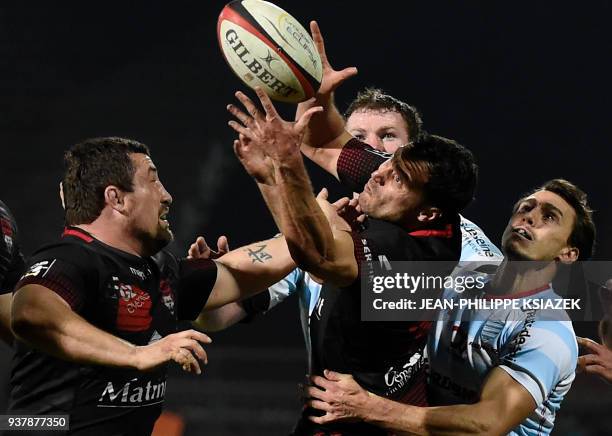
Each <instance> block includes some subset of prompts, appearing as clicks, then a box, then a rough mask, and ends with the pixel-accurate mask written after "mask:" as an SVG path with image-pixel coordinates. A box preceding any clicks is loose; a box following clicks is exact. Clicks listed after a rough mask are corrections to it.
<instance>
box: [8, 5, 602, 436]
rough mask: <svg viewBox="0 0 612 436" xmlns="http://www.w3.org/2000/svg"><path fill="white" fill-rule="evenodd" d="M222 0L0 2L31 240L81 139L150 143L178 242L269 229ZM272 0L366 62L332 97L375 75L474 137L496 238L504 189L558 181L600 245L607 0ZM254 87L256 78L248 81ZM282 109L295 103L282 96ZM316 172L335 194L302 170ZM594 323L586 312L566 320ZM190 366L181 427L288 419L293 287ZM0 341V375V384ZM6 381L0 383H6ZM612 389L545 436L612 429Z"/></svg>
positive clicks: (226, 427)
mask: <svg viewBox="0 0 612 436" xmlns="http://www.w3.org/2000/svg"><path fill="white" fill-rule="evenodd" d="M224 4H225V2H223V1H212V0H210V1H205V2H202V1H200V2H195V1H184V2H173V3H168V2H144V1H140V2H138V1H137V2H129V3H125V4H124V3H121V4H119V3H117V4H113V3H109V2H103V3H96V4H86V3H78V4H77V3H70V4H68V3H62V4H59V5H58V4H51V3H47V2H42V1H39V2H36V1H31V2H20V3H13V4H11V5H7V4H3V5H2V6H0V55H1V59H2V69H1V73H0V74H1V78H2V80H1V81H0V83H1V85H0V86H1V90H2V98H1V100H0V101H1V104H0V108H1V109H0V113H1V116H0V144H1V145H0V147H1V154H0V162H1V164H0V198H1V199H2V200H3V201H4V202H5V203H6V204H7V205H8V206H9V207H10V208H11V209H12V211H13V213H14V215H15V217H16V218H17V221H18V223H19V226H20V230H21V233H22V242H23V248H24V251H25V253H26V254H30V253H32V251H33V250H34V249H35V248H36V247H38V246H39V245H41V244H42V243H44V242H46V241H51V240H53V238H54V237H55V236H56V235H57V234H58V233H59V232H60V231H61V228H62V211H61V205H60V202H59V199H58V195H57V194H58V183H59V178H60V174H61V170H62V153H63V151H64V150H65V149H66V148H67V147H68V146H69V145H71V144H73V143H75V142H78V141H79V140H82V139H84V138H87V137H93V136H108V135H114V136H125V137H129V138H134V139H137V140H140V141H142V142H145V143H146V144H147V145H149V146H150V147H151V149H152V153H153V158H154V160H155V162H156V164H157V167H158V168H159V171H160V177H161V179H162V181H163V182H164V185H165V186H166V188H167V189H168V191H169V192H170V193H171V194H172V195H173V197H174V205H173V207H172V210H171V213H170V221H171V224H172V228H173V229H174V232H175V235H176V242H175V243H174V245H173V250H174V251H175V252H177V253H183V252H184V251H185V250H186V248H187V246H188V243H190V242H191V241H192V240H193V239H194V238H195V236H196V235H204V236H205V237H206V238H207V239H208V241H209V242H211V243H213V242H214V240H216V238H217V237H218V236H219V235H221V234H226V235H228V237H229V241H230V246H232V247H237V246H239V245H241V244H244V243H246V242H250V241H253V240H255V239H260V238H264V237H268V236H270V235H272V234H273V233H274V232H275V229H274V226H273V222H272V219H271V216H270V214H269V213H268V212H267V210H266V208H265V206H264V204H263V202H262V200H261V198H260V196H259V193H258V191H257V189H256V187H255V184H254V183H253V182H252V180H251V179H250V178H249V177H248V176H247V175H246V173H245V172H244V171H243V169H242V168H241V167H240V165H239V163H238V161H237V160H236V159H235V157H234V156H233V153H232V150H231V142H232V139H233V134H232V131H231V130H230V129H229V128H228V127H227V125H226V123H227V120H228V119H229V118H230V116H229V114H228V113H227V112H226V110H225V105H226V104H227V103H230V102H233V100H234V99H233V92H234V91H235V90H237V89H243V90H244V89H245V87H244V85H242V83H241V82H240V81H239V80H238V79H237V78H236V77H234V75H233V73H232V72H231V71H230V69H229V68H228V66H227V65H226V63H225V61H224V60H223V59H222V56H221V53H220V50H219V47H218V43H217V40H216V22H217V16H218V14H219V12H220V11H221V9H222V7H223V5H224ZM277 4H278V5H279V6H281V7H283V8H285V9H286V10H287V11H289V12H290V13H291V14H292V15H294V16H295V17H296V18H297V19H299V20H300V21H301V22H302V24H304V25H305V26H307V23H308V21H309V20H310V19H316V20H318V22H319V24H320V26H321V29H322V31H323V34H324V36H325V38H326V46H327V52H328V55H329V58H330V60H331V62H332V65H334V66H336V67H346V66H352V65H354V66H356V67H358V68H359V75H358V76H357V77H355V78H353V79H351V80H350V81H349V82H347V83H346V84H345V85H343V86H342V87H341V88H340V89H339V90H338V92H337V103H338V105H339V107H340V108H341V109H344V108H346V104H347V103H348V102H349V101H350V100H351V99H352V97H353V96H354V95H355V94H356V92H357V91H358V90H359V89H361V88H363V87H364V86H370V85H374V86H377V87H381V88H383V89H384V90H386V91H388V92H389V93H391V94H393V95H396V96H398V97H399V98H402V99H403V100H405V101H407V102H409V103H411V104H413V105H415V106H417V107H418V108H419V109H420V110H421V111H422V114H423V118H424V123H425V128H426V129H427V130H429V131H431V132H433V133H436V134H440V135H443V136H447V137H450V138H453V139H456V140H458V141H459V142H460V143H462V144H464V145H466V146H468V147H470V148H471V149H472V150H473V152H474V153H475V155H476V157H477V159H478V161H479V164H480V184H479V188H478V190H477V197H476V200H475V201H474V202H473V204H472V205H471V206H469V208H468V209H467V211H465V215H466V216H467V217H468V218H470V219H473V220H474V221H476V222H477V223H478V224H479V225H480V226H481V227H482V228H483V229H484V230H485V231H486V232H487V234H488V235H489V236H491V238H492V239H493V241H495V242H498V241H499V239H500V237H501V233H502V231H503V228H504V226H505V225H506V218H507V217H508V215H509V212H510V210H511V207H512V205H513V204H514V201H516V200H517V199H518V198H519V196H520V195H521V194H522V193H524V192H526V191H528V190H530V189H531V188H532V187H534V186H537V185H538V184H540V183H541V182H543V181H545V180H547V179H550V178H553V177H564V178H567V179H569V180H571V181H573V182H574V183H576V184H577V185H579V186H580V187H581V188H582V189H584V190H585V191H586V192H587V193H588V194H589V196H590V201H591V204H592V205H593V207H594V208H595V209H596V214H595V220H596V224H597V226H598V239H597V242H598V246H597V254H596V257H595V258H596V259H600V260H609V259H610V258H611V257H612V225H611V224H610V223H611V222H612V206H611V204H610V194H609V189H610V170H609V168H610V160H609V157H608V156H609V155H610V153H609V152H608V147H609V141H610V137H612V127H611V123H610V120H609V117H610V109H609V105H610V104H611V103H612V92H611V86H610V83H609V80H610V77H612V59H611V58H610V56H609V51H610V44H609V42H610V40H612V29H611V28H610V26H609V22H610V19H611V18H612V4H610V3H609V2H606V1H595V0H594V1H590V2H587V3H583V4H577V3H570V4H559V3H557V2H537V3H512V4H510V3H507V2H469V3H468V2H450V1H429V2H415V1H409V2H402V3H401V7H400V6H399V5H400V3H398V2H392V1H381V2H375V3H372V2H351V3H350V6H349V5H348V4H347V5H345V4H343V3H341V2H329V1H322V0H311V1H309V2H297V1H278V2H277ZM251 95H252V94H251ZM282 111H283V113H284V114H285V115H291V114H292V111H293V107H292V106H291V105H282ZM310 168H311V169H312V172H311V174H312V177H313V182H314V185H315V188H318V187H321V186H324V185H327V186H329V187H330V190H331V191H332V195H331V196H332V197H333V196H334V195H338V194H340V193H341V192H342V191H341V190H340V189H338V188H337V185H335V184H333V180H331V179H330V178H329V177H328V176H326V175H324V174H322V173H321V172H320V171H318V170H316V169H315V168H314V167H312V166H311V167H310ZM575 328H576V332H577V333H578V334H590V335H591V336H592V337H593V335H594V334H595V327H594V325H584V326H576V327H575ZM211 336H212V337H213V339H214V341H215V342H214V344H212V345H211V346H209V347H207V349H208V352H209V358H210V364H209V365H208V367H207V368H206V370H205V373H204V375H203V376H201V377H194V376H193V375H189V374H179V373H178V370H177V371H172V372H171V378H170V379H169V381H168V390H167V399H166V409H167V410H171V411H174V412H176V413H179V414H181V415H182V416H183V417H184V419H185V421H186V424H187V426H186V433H185V434H211V435H212V434H214V435H224V434H270V435H274V434H278V435H281V434H286V433H287V432H288V431H289V429H290V428H291V426H292V424H293V423H294V422H295V420H296V419H297V416H298V413H299V407H300V405H299V400H298V394H297V388H296V385H297V383H298V382H301V381H302V378H303V374H304V372H305V365H306V363H305V351H304V347H303V340H302V336H301V331H300V323H299V316H298V311H297V301H296V300H295V299H292V301H289V302H287V303H285V304H283V305H282V307H278V308H276V309H275V310H274V311H273V312H272V313H270V314H268V315H267V316H265V317H264V318H262V319H258V320H256V321H255V322H253V323H252V324H249V325H239V326H236V327H234V328H232V329H230V330H228V331H226V332H221V333H217V334H212V335H211ZM8 353H9V350H8V348H7V347H4V348H3V350H2V354H3V355H5V356H4V357H3V358H2V360H3V362H2V367H1V369H0V377H1V378H2V379H3V380H4V382H3V386H6V381H5V380H6V379H7V378H8V375H9V374H8V371H9V370H8V367H9V357H8ZM3 389H4V390H6V387H5V388H3ZM611 406H612V387H610V386H607V385H605V384H604V383H603V382H601V381H599V380H598V379H594V378H593V379H587V378H585V377H583V376H578V377H577V379H576V381H575V382H574V386H573V388H572V390H571V391H570V393H569V394H568V396H567V397H566V399H565V401H564V403H563V404H562V408H561V411H560V412H559V415H558V418H557V424H556V429H555V432H556V434H575V435H597V434H603V433H604V432H605V430H606V429H607V430H608V431H609V429H610V425H611V424H610V420H609V416H608V414H609V410H610V408H611Z"/></svg>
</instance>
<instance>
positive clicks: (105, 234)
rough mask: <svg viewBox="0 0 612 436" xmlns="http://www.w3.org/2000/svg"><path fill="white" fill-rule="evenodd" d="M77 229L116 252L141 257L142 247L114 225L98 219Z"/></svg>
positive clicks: (124, 230) (129, 234)
mask: <svg viewBox="0 0 612 436" xmlns="http://www.w3.org/2000/svg"><path fill="white" fill-rule="evenodd" d="M77 227H79V228H80V229H83V230H85V231H86V232H87V233H89V234H90V235H91V236H93V237H94V238H96V239H97V240H98V241H100V242H103V243H104V244H106V245H109V246H111V247H113V248H116V249H117V250H121V251H125V252H126V253H129V254H133V255H134V256H139V257H143V256H144V254H143V253H144V247H143V244H142V242H140V241H139V240H137V239H136V238H135V237H134V236H133V235H132V234H131V233H130V232H128V231H127V229H126V228H124V227H123V226H121V225H117V224H116V223H114V224H110V223H108V222H105V220H101V219H100V218H98V219H97V220H95V221H94V222H92V223H91V224H79V225H78V226H77Z"/></svg>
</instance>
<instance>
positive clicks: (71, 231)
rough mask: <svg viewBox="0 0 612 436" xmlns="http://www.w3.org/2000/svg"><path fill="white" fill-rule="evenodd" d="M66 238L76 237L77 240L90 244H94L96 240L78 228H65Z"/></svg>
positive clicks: (64, 234)
mask: <svg viewBox="0 0 612 436" xmlns="http://www.w3.org/2000/svg"><path fill="white" fill-rule="evenodd" d="M66 236H74V237H75V238H79V239H81V240H83V241H85V242H87V243H88V244H90V243H92V242H93V240H94V238H93V236H91V235H90V234H89V233H87V232H86V231H85V230H81V229H79V228H78V227H65V228H64V232H63V233H62V238H64V237H66Z"/></svg>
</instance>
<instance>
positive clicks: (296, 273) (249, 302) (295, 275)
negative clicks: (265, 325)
mask: <svg viewBox="0 0 612 436" xmlns="http://www.w3.org/2000/svg"><path fill="white" fill-rule="evenodd" d="M303 280H304V271H302V270H301V269H299V268H296V269H294V270H293V271H291V272H290V273H289V274H287V275H286V276H285V277H284V278H283V279H282V280H280V281H279V282H277V283H275V284H273V285H272V286H270V287H269V288H268V289H267V291H265V292H261V293H259V294H256V295H254V296H252V297H249V298H246V299H244V300H243V301H242V302H241V304H242V307H243V309H244V310H245V312H246V313H247V314H248V315H249V316H254V315H258V314H260V313H264V312H267V311H268V310H270V309H272V308H273V307H275V306H276V305H277V304H279V303H282V302H283V301H285V299H287V297H289V296H290V295H292V294H294V293H296V292H297V291H298V290H299V289H300V287H301V286H303Z"/></svg>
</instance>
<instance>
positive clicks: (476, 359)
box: [427, 286, 578, 435]
mask: <svg viewBox="0 0 612 436" xmlns="http://www.w3.org/2000/svg"><path fill="white" fill-rule="evenodd" d="M467 292H468V291H466V293H467ZM484 292H485V291H484V290H478V291H473V294H472V295H470V296H469V297H470V298H472V297H479V298H484V299H487V298H490V297H489V296H487V295H486V294H485V293H484ZM444 297H445V298H446V299H458V298H460V297H463V298H465V297H468V295H465V293H464V294H458V293H457V292H455V291H453V290H446V291H445V294H444ZM512 297H513V298H517V299H521V298H522V299H525V298H538V299H555V298H559V296H558V295H557V294H556V293H555V292H554V291H553V289H552V288H551V287H550V286H547V287H545V288H542V289H537V290H534V291H532V292H530V293H523V294H515V295H513V296H512ZM494 298H497V299H499V298H502V297H498V296H496V297H494ZM505 298H510V297H509V296H508V297H505ZM457 306H458V305H456V307H455V308H454V309H446V310H442V311H441V313H440V315H439V316H440V317H439V321H437V322H436V323H435V324H434V327H433V330H432V331H431V332H430V335H429V340H428V346H427V354H428V358H429V364H430V376H429V393H430V396H429V400H430V403H431V404H432V405H449V404H461V403H463V404H466V403H473V402H476V401H478V398H479V394H480V390H481V388H482V386H483V383H484V381H485V379H486V377H487V375H488V373H489V372H490V371H491V370H492V369H493V368H494V367H499V368H501V369H503V370H504V371H506V372H507V373H508V374H509V375H510V376H511V377H512V378H513V379H514V380H516V381H517V382H518V383H520V384H521V385H522V386H523V387H524V388H525V389H526V390H527V391H529V393H530V394H531V396H532V397H533V399H534V401H535V403H536V409H535V411H534V412H533V413H532V414H531V415H530V416H529V417H528V418H527V419H526V420H525V421H523V422H522V423H521V424H520V425H519V426H518V427H516V428H515V429H513V430H512V431H511V432H510V433H509V434H511V435H546V434H550V432H551V431H552V428H553V425H554V420H555V415H556V412H557V411H558V410H559V408H560V405H561V401H562V400H563V397H564V396H565V394H566V393H567V392H568V391H569V389H570V386H571V384H572V381H573V380H574V376H575V373H574V370H575V368H576V362H577V358H578V345H577V343H576V336H575V334H574V330H573V328H572V324H571V322H570V321H569V318H567V316H566V314H564V313H563V316H561V317H560V316H559V312H556V313H555V318H554V319H556V320H550V318H551V317H550V312H548V313H546V311H538V310H526V311H523V310H518V309H514V310H513V309H510V308H509V309H501V308H500V309H483V308H473V309H470V308H464V309H462V308H460V307H457ZM559 319H563V320H561V321H559Z"/></svg>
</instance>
